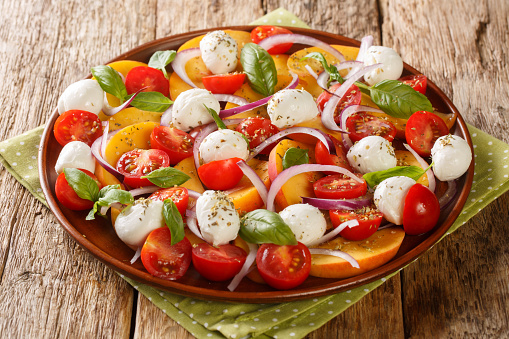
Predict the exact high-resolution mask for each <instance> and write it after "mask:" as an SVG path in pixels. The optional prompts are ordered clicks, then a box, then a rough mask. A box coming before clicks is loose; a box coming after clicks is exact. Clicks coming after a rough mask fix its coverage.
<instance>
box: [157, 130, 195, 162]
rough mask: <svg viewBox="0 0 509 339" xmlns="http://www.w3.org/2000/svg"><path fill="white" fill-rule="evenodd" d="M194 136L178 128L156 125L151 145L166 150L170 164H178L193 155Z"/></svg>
mask: <svg viewBox="0 0 509 339" xmlns="http://www.w3.org/2000/svg"><path fill="white" fill-rule="evenodd" d="M193 144H194V138H193V137H192V136H190V135H189V134H187V133H186V132H184V131H181V130H179V129H177V128H171V127H166V126H156V128H154V130H153V131H152V133H151V134H150V146H151V147H152V148H155V149H160V150H162V151H165V152H166V154H168V156H169V157H170V165H176V164H178V163H179V162H181V161H182V160H184V159H185V158H189V157H190V156H192V155H193Z"/></svg>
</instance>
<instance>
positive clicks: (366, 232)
mask: <svg viewBox="0 0 509 339" xmlns="http://www.w3.org/2000/svg"><path fill="white" fill-rule="evenodd" d="M329 216H330V219H331V222H332V226H334V228H336V227H338V226H339V225H340V224H342V223H344V222H345V221H348V220H354V219H356V220H357V221H358V222H359V226H355V227H352V228H350V227H346V228H345V229H344V230H343V231H341V233H339V235H341V236H342V237H343V238H345V239H347V240H351V241H359V240H364V239H367V238H369V237H370V236H372V235H373V234H374V233H375V232H376V231H377V230H378V227H380V224H381V223H382V219H383V215H382V212H380V211H379V210H378V209H377V208H376V207H375V206H371V207H363V208H360V209H358V210H355V211H347V210H330V211H329Z"/></svg>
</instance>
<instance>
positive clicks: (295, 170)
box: [267, 164, 362, 211]
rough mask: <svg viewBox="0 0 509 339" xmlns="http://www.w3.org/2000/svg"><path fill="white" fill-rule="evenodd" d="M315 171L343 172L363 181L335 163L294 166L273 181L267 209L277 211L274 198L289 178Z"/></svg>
mask: <svg viewBox="0 0 509 339" xmlns="http://www.w3.org/2000/svg"><path fill="white" fill-rule="evenodd" d="M315 171H322V172H335V173H341V174H344V175H347V176H349V177H351V178H353V179H354V180H356V181H358V182H362V179H360V178H359V177H358V176H356V175H355V174H353V173H352V172H350V171H349V170H347V169H344V168H342V167H338V166H334V165H320V164H304V165H296V166H292V167H290V168H287V169H285V170H284V171H282V172H281V173H279V175H278V176H277V177H276V179H275V180H274V181H273V182H272V184H271V186H270V190H269V194H268V195H267V209H268V210H269V211H275V206H274V198H275V197H276V194H277V192H279V190H280V189H281V187H283V185H284V184H285V183H286V182H287V181H288V179H290V178H291V177H293V176H296V175H297V174H301V173H306V172H315Z"/></svg>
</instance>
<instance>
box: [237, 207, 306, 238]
mask: <svg viewBox="0 0 509 339" xmlns="http://www.w3.org/2000/svg"><path fill="white" fill-rule="evenodd" d="M239 235H240V237H241V238H242V239H244V240H245V241H247V242H250V243H252V244H265V243H272V244H276V245H297V239H295V235H294V234H293V232H292V230H291V229H290V226H288V225H287V224H286V223H285V222H284V220H283V218H281V216H280V215H279V214H277V213H275V212H270V211H267V210H263V209H258V210H254V211H251V212H249V213H247V214H246V215H244V216H243V217H242V219H241V220H240V231H239Z"/></svg>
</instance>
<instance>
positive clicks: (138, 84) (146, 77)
mask: <svg viewBox="0 0 509 339" xmlns="http://www.w3.org/2000/svg"><path fill="white" fill-rule="evenodd" d="M143 87H148V88H146V89H144V90H143V92H159V93H161V94H162V95H164V96H166V97H167V96H169V95H170V82H169V81H168V79H166V78H165V77H164V74H163V72H161V71H160V70H158V69H155V68H152V67H148V66H138V67H134V68H133V69H131V70H130V71H129V73H127V76H126V77H125V88H126V89H127V93H128V94H133V93H136V92H137V91H139V90H140V89H142V88H143Z"/></svg>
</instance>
